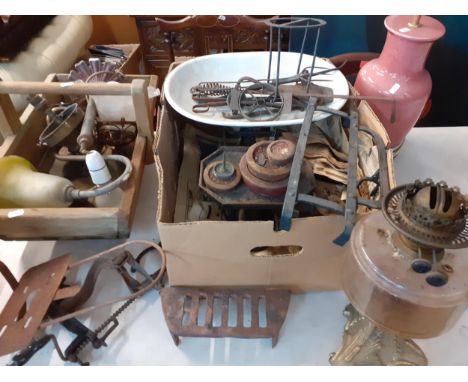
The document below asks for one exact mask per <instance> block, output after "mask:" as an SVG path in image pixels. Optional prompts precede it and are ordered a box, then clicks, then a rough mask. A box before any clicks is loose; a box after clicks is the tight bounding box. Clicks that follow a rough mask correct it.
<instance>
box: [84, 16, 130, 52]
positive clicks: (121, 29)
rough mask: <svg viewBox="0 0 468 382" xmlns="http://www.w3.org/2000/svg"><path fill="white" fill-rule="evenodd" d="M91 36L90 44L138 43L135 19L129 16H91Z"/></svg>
mask: <svg viewBox="0 0 468 382" xmlns="http://www.w3.org/2000/svg"><path fill="white" fill-rule="evenodd" d="M91 17H92V18H93V34H92V35H91V38H90V40H89V45H92V44H129V43H138V42H139V40H138V30H137V28H136V25H135V19H134V18H133V17H130V16H91Z"/></svg>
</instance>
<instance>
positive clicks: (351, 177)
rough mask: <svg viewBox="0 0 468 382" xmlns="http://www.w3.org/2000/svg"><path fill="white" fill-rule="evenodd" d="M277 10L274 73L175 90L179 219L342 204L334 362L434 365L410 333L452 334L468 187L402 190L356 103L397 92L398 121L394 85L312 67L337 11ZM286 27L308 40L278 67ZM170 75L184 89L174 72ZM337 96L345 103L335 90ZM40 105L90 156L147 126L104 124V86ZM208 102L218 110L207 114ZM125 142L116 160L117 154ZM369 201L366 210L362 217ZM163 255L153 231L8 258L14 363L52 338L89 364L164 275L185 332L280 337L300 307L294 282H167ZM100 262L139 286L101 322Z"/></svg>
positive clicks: (5, 336)
mask: <svg viewBox="0 0 468 382" xmlns="http://www.w3.org/2000/svg"><path fill="white" fill-rule="evenodd" d="M265 22H266V24H267V25H268V27H269V30H270V40H269V41H270V51H269V52H268V59H267V61H266V62H267V67H266V68H265V70H266V73H267V75H266V76H265V78H254V77H252V76H250V75H249V68H248V67H245V72H246V75H244V76H241V77H240V78H238V79H232V78H228V79H223V78H213V79H212V80H210V81H204V80H203V81H199V82H195V83H193V84H184V85H185V87H186V88H187V86H188V87H189V90H188V91H186V92H185V93H186V94H185V93H184V94H182V93H180V89H179V88H177V89H176V92H177V91H179V96H180V97H182V98H184V97H185V98H187V97H188V98H189V99H190V102H191V103H190V104H186V105H185V110H182V109H183V108H181V107H180V105H179V104H178V103H177V102H175V101H174V100H175V98H174V97H173V95H172V94H166V97H167V101H168V104H166V105H165V106H164V107H170V108H171V117H172V119H173V121H174V123H175V125H178V124H179V122H181V121H183V123H180V125H183V128H180V131H179V129H178V127H177V128H176V129H177V132H176V134H175V135H178V134H179V133H180V134H181V136H180V137H178V139H180V142H182V147H183V152H182V154H183V155H182V156H181V161H180V166H175V167H178V173H177V175H176V178H177V195H176V198H175V199H174V205H175V208H174V211H173V221H174V223H180V222H197V221H207V220H208V221H265V220H269V221H273V222H274V228H275V230H277V231H290V230H291V229H292V225H293V221H294V218H297V217H314V216H322V215H342V216H343V219H342V220H340V222H341V223H340V224H343V226H342V227H340V230H341V233H340V234H339V235H337V236H336V237H335V238H334V243H335V245H337V246H344V245H345V244H346V243H348V241H350V245H349V247H350V248H351V253H348V254H347V256H346V257H345V260H344V266H343V270H342V281H343V288H344V291H345V292H346V294H347V296H348V298H349V300H350V305H349V306H348V307H347V308H346V310H345V314H346V315H347V317H348V323H347V324H346V327H345V333H344V337H343V345H342V347H341V349H340V350H339V351H337V352H336V353H332V354H331V356H330V363H331V364H333V365H367V364H372V365H390V364H394V365H423V364H427V359H426V357H425V355H424V353H423V352H422V351H421V349H419V348H418V347H417V345H416V344H415V343H414V342H413V341H412V339H413V338H428V337H433V336H437V335H439V334H441V333H443V332H444V331H446V330H448V329H449V328H450V327H451V326H453V324H454V323H455V321H456V320H457V319H458V318H459V317H460V315H461V313H462V312H463V311H464V310H465V308H466V306H467V299H466V296H467V292H468V287H467V286H466V283H465V282H464V279H463V277H464V275H465V274H466V271H467V270H468V262H467V261H465V260H464V258H465V257H466V253H464V252H466V251H463V250H461V249H462V248H466V247H468V233H467V232H468V228H467V227H468V209H467V198H466V196H464V195H462V194H461V193H460V190H458V189H457V188H456V187H454V188H449V187H448V186H447V185H446V184H445V183H443V182H439V183H434V182H433V181H431V180H426V181H424V182H421V181H416V182H415V183H413V184H408V185H404V186H399V187H396V188H394V189H392V190H390V181H389V173H388V172H389V169H388V161H387V154H388V152H387V150H386V147H385V143H384V140H383V139H382V137H381V135H379V133H378V132H376V131H374V130H373V129H371V128H369V127H368V126H366V125H365V123H363V122H362V118H360V114H359V110H360V109H359V108H358V102H360V101H363V100H374V101H375V100H378V101H381V102H388V104H389V105H390V109H391V116H389V121H392V120H394V119H395V117H396V116H395V113H396V110H395V109H394V104H395V99H394V97H393V96H388V97H386V96H383V97H382V96H375V97H365V96H360V95H356V94H354V93H351V94H348V93H346V94H341V93H339V94H338V93H337V94H335V91H334V90H333V89H334V87H335V86H336V83H335V82H336V81H340V79H338V77H337V75H338V74H339V68H336V67H330V66H329V65H331V64H329V63H328V64H327V66H320V67H319V66H317V65H316V61H317V60H319V59H318V58H317V57H316V52H317V46H318V42H319V36H320V30H321V28H323V27H324V26H325V24H326V23H325V22H324V21H323V20H319V19H312V18H303V17H290V18H276V19H270V20H267V21H265ZM290 29H295V30H298V31H302V33H303V43H302V47H301V51H300V52H299V53H298V54H297V55H296V56H295V59H296V61H295V62H296V64H297V66H296V65H295V66H294V68H293V70H294V71H295V73H290V74H289V75H287V76H281V75H280V73H282V72H281V70H280V68H283V71H284V65H283V66H282V64H283V62H282V60H281V57H282V52H281V45H280V42H281V35H282V33H284V31H285V30H290ZM311 33H315V40H314V41H315V42H314V53H313V55H312V56H311V58H312V62H311V63H310V65H308V66H307V65H306V66H303V61H304V57H306V56H305V55H304V46H305V42H306V40H307V36H308V35H309V34H311ZM275 36H276V42H277V47H276V51H274V50H275V49H274V42H275V38H274V37H275ZM283 55H284V54H283ZM290 58H291V56H289V58H288V59H290ZM275 62H276V65H274V63H275ZM182 65H184V64H182ZM182 65H181V67H182ZM331 66H332V65H331ZM111 69H112V68H110V67H101V66H100V65H98V64H97V63H96V62H95V61H94V60H90V62H89V63H88V64H86V63H84V62H80V63H78V64H77V65H76V68H75V71H72V72H71V73H70V79H72V80H81V81H87V82H89V81H93V80H97V81H100V80H113V79H118V78H117V77H118V75H115V74H112V73H109V71H110V70H111ZM243 70H244V68H243ZM172 77H174V76H173V75H172ZM168 79H169V80H171V74H170V75H169V76H168ZM323 85H329V86H323ZM165 89H166V91H167V90H172V91H174V89H173V88H170V86H166V88H165ZM336 100H343V102H342V103H334V102H335V101H336ZM77 102H78V101H77ZM31 103H32V104H33V105H34V106H35V107H36V108H37V109H40V110H43V111H44V112H45V113H46V115H47V116H48V118H49V120H50V121H49V125H48V127H47V128H46V130H44V132H43V134H42V135H41V138H40V144H43V145H49V146H54V145H57V144H61V145H64V146H66V147H67V149H68V151H69V152H70V153H71V154H72V155H71V156H70V155H67V156H61V155H57V156H56V158H57V159H64V160H68V161H71V162H74V161H75V160H83V159H84V158H83V157H82V156H81V155H79V154H80V153H88V152H89V150H91V149H93V148H96V147H98V148H101V147H106V146H112V147H115V148H117V149H119V148H121V149H123V148H124V147H125V146H126V145H128V144H130V143H131V142H132V141H133V139H134V136H135V135H136V130H135V126H134V125H132V124H131V123H130V124H129V123H126V121H125V120H122V121H110V122H109V121H101V122H99V123H97V124H96V123H95V119H96V111H95V105H94V101H93V100H89V101H88V103H87V108H86V113H83V112H80V110H81V109H79V106H78V104H77V103H73V104H71V105H59V106H57V107H55V108H48V107H47V105H46V104H45V102H44V100H43V99H42V98H41V97H39V96H35V97H33V98H31ZM345 103H346V105H345ZM187 105H189V107H188V108H187ZM392 105H393V106H392ZM181 110H182V111H181ZM204 114H206V115H207V116H208V117H207V118H208V119H207V121H211V123H210V122H206V121H204V122H201V121H200V120H199V119H198V118H199V117H198V115H204ZM298 115H299V117H298ZM210 118H211V119H210ZM81 120H83V121H84V122H83V124H82V127H81V131H80V134H79V135H78V134H76V133H77V131H78V130H77V129H76V127H77V125H78V123H79V122H81ZM298 120H299V123H298V122H297V121H298ZM205 122H206V123H205ZM276 122H280V123H276ZM69 137H72V139H69ZM119 155H120V154H119ZM119 155H111V156H107V157H106V156H104V158H107V159H115V160H118V158H117V157H118V156H119ZM127 160H128V159H127ZM122 162H123V163H124V164H126V163H127V161H125V160H123V161H122ZM128 171H131V168H130V169H129V168H128V166H127V169H126V170H125V171H124V172H123V173H122V175H121V177H123V178H125V177H126V176H127V177H128ZM98 177H99V176H98ZM105 187H107V186H104V187H102V188H105ZM98 190H99V188H98ZM105 191H106V192H105V193H107V192H108V191H109V190H108V189H107V188H106V189H105ZM67 192H69V195H70V198H71V199H70V200H73V199H76V198H79V197H82V196H83V195H86V197H87V198H88V197H89V196H90V195H91V194H90V193H89V191H84V192H83V191H81V190H74V189H72V190H70V191H67ZM93 192H95V191H93ZM98 192H99V191H98ZM93 195H94V194H93ZM360 213H363V216H361V218H360V219H359V220H358V214H360ZM163 243H164V241H163ZM133 244H140V245H143V244H144V245H145V246H147V248H146V249H145V250H143V251H142V252H140V255H138V256H135V255H133V254H132V253H131V252H129V251H128V250H125V249H124V248H125V247H126V246H128V245H133ZM272 248H273V249H272ZM278 248H280V249H278ZM300 250H301V247H297V246H293V245H292V244H291V245H289V243H288V245H287V246H278V247H271V248H270V247H266V246H265V247H262V246H260V247H256V248H254V249H253V250H252V251H251V255H252V256H257V257H261V256H264V253H266V252H269V254H270V255H271V252H275V251H285V253H283V252H281V253H280V254H279V255H280V256H287V255H291V254H294V253H297V252H298V251H300ZM154 251H156V252H157V253H158V254H159V255H160V257H161V259H162V260H161V267H160V269H159V270H158V271H156V272H150V271H148V270H147V269H145V267H144V266H143V265H142V264H141V262H142V258H143V257H144V256H145V255H146V254H147V253H151V252H154ZM273 255H277V253H273ZM85 263H92V265H91V267H90V269H89V271H88V273H87V276H86V278H85V281H84V282H83V284H82V285H81V286H80V285H77V284H75V283H73V282H71V281H70V280H69V279H68V273H69V272H71V271H72V270H73V269H74V268H77V267H80V266H82V265H83V264H85ZM165 267H166V256H165V254H164V252H163V250H162V249H161V248H160V247H159V246H158V245H155V244H153V243H149V242H140V243H138V242H128V243H126V244H123V245H120V246H118V247H115V248H112V249H110V250H108V251H105V252H103V253H100V254H98V255H95V256H92V257H90V258H88V259H86V260H83V261H79V262H76V263H72V262H71V261H70V257H69V256H62V257H59V258H56V259H53V260H51V261H49V262H47V263H44V264H41V265H39V266H37V267H34V268H32V269H30V270H29V271H28V272H26V273H25V274H24V275H23V277H22V279H21V280H20V281H19V282H16V280H15V279H14V277H13V276H12V275H11V273H9V271H8V269H7V268H6V267H5V266H4V265H3V264H2V263H0V270H1V271H2V274H3V275H4V276H5V278H6V279H7V281H8V282H9V284H10V285H11V287H12V289H13V290H14V292H13V294H12V296H11V298H10V300H9V302H8V304H7V306H6V307H5V309H4V311H3V312H2V313H1V315H0V355H3V354H8V353H11V352H15V351H20V352H19V353H18V354H16V355H15V356H14V357H13V360H12V364H24V363H26V362H27V361H28V360H29V359H30V358H31V357H32V355H33V354H34V353H35V352H36V351H38V350H39V349H41V348H42V347H43V346H44V345H45V344H46V343H47V342H48V341H49V340H52V341H53V342H54V344H55V347H56V348H57V351H58V352H59V354H60V356H61V358H62V359H63V360H66V361H71V362H79V363H81V364H84V363H85V362H84V361H83V360H82V359H81V358H80V351H81V350H82V349H83V348H84V346H86V345H87V344H89V343H91V344H92V345H93V347H95V348H100V347H101V346H103V345H105V340H106V338H107V336H108V335H109V334H110V333H111V332H112V331H113V330H114V329H115V327H116V326H117V325H118V321H117V316H118V315H119V314H120V313H121V312H122V311H123V310H124V309H125V308H126V307H127V306H128V305H129V304H131V303H132V302H133V301H134V300H135V299H136V298H137V297H139V296H141V295H143V294H144V293H146V292H148V291H150V290H152V289H156V290H160V293H161V303H162V307H163V312H164V316H165V319H166V322H167V325H168V328H169V331H170V333H171V335H172V337H173V339H174V342H175V344H176V345H179V342H180V337H241V338H271V339H272V345H273V346H274V345H275V344H276V343H277V341H278V337H279V331H280V329H281V326H282V324H283V322H284V320H285V318H286V315H287V311H288V306H289V299H290V294H291V291H290V290H289V289H288V288H285V287H274V288H273V287H269V286H256V287H255V286H249V287H246V285H238V286H232V285H229V286H222V285H221V286H219V285H216V284H215V285H216V286H210V287H198V286H197V287H195V286H194V287H190V286H183V287H182V286H171V287H164V286H163V283H162V281H163V277H164V273H165ZM104 269H112V270H115V271H117V272H118V274H119V275H120V276H121V277H122V279H123V281H124V282H125V284H126V286H127V287H128V289H129V290H130V292H131V294H130V295H128V296H125V297H120V298H117V299H115V300H112V301H110V302H108V303H105V304H104V305H103V306H107V305H110V304H112V303H115V302H117V301H122V302H123V305H122V306H121V307H119V308H118V309H117V310H116V311H115V312H114V313H113V314H112V315H111V316H110V317H109V319H107V320H105V321H104V322H103V324H102V325H101V326H99V327H98V328H97V329H94V330H92V329H90V328H87V327H86V326H84V325H83V324H82V323H81V322H80V321H78V319H77V318H76V317H77V316H79V315H82V314H85V313H88V312H90V311H92V310H94V309H97V308H99V307H101V306H97V307H96V306H90V307H84V305H85V303H86V302H87V301H88V299H89V298H90V296H91V294H92V292H93V290H94V286H95V284H96V281H97V280H98V279H99V274H100V273H101V271H102V270H104ZM136 275H138V277H137V276H136ZM169 275H170V272H169ZM66 276H67V277H66ZM45 281H46V282H45ZM34 296H35V297H34ZM31 301H32V302H31ZM57 323H59V324H61V325H63V326H64V327H66V328H67V329H68V330H70V331H72V332H73V333H75V334H77V337H76V339H75V340H74V341H73V342H72V343H71V344H70V345H69V346H68V347H67V349H66V350H65V352H62V351H61V350H60V347H59V345H58V343H57V340H56V338H55V337H54V336H52V335H50V334H47V333H46V332H44V331H43V329H45V328H46V327H47V326H49V325H52V324H57Z"/></svg>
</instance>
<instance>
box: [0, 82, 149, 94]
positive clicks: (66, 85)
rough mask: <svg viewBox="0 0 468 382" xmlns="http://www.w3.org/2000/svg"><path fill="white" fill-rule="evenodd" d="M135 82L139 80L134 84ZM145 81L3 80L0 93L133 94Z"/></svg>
mask: <svg viewBox="0 0 468 382" xmlns="http://www.w3.org/2000/svg"><path fill="white" fill-rule="evenodd" d="M134 82H137V83H135V84H134ZM144 83H145V81H144V80H140V79H135V80H133V81H132V83H130V84H121V83H119V84H110V83H105V82H104V83H103V82H100V83H75V82H32V81H1V82H0V94H62V95H121V96H122V95H132V87H135V86H138V87H143V86H144Z"/></svg>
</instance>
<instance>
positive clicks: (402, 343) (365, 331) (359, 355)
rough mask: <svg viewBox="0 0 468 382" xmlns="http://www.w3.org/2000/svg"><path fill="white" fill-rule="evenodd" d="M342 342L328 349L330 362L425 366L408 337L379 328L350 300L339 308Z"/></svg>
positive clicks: (343, 364)
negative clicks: (344, 320)
mask: <svg viewBox="0 0 468 382" xmlns="http://www.w3.org/2000/svg"><path fill="white" fill-rule="evenodd" d="M343 314H344V315H345V317H347V318H348V322H347V323H346V325H345V330H344V334H343V344H342V346H341V348H340V349H339V350H338V351H337V352H336V353H331V354H330V358H329V362H330V364H331V365H333V366H427V358H426V356H425V354H424V352H423V351H422V350H421V348H420V347H419V346H418V345H416V343H415V342H414V341H413V340H411V339H406V338H401V337H398V336H397V335H396V334H394V333H392V332H390V331H387V330H383V329H380V328H379V327H377V326H375V324H374V323H372V322H371V321H370V320H369V319H367V318H366V317H364V316H362V315H361V314H360V313H359V312H358V311H357V310H356V309H355V308H354V307H353V306H352V305H351V304H349V305H348V306H346V308H345V310H344V311H343Z"/></svg>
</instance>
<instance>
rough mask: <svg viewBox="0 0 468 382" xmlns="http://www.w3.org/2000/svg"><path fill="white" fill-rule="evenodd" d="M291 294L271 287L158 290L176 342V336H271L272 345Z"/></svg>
mask: <svg viewBox="0 0 468 382" xmlns="http://www.w3.org/2000/svg"><path fill="white" fill-rule="evenodd" d="M290 295H291V293H290V291H288V290H285V289H272V288H225V287H220V288H216V287H206V288H189V287H172V288H164V289H163V290H161V303H162V307H163V312H164V318H165V319H166V323H167V326H168V328H169V331H170V333H171V336H172V338H173V340H174V343H175V344H176V345H179V343H180V339H179V337H215V338H218V337H236V338H271V339H272V346H273V347H274V346H275V345H276V343H277V342H278V335H279V332H280V329H281V326H282V325H283V322H284V320H285V318H286V315H287V313H288V308H289V300H290Z"/></svg>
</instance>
